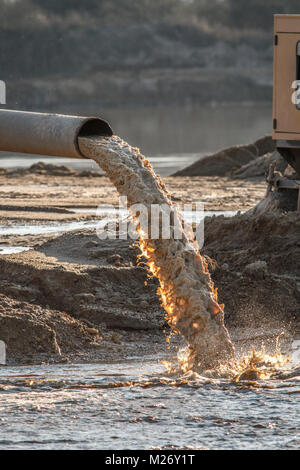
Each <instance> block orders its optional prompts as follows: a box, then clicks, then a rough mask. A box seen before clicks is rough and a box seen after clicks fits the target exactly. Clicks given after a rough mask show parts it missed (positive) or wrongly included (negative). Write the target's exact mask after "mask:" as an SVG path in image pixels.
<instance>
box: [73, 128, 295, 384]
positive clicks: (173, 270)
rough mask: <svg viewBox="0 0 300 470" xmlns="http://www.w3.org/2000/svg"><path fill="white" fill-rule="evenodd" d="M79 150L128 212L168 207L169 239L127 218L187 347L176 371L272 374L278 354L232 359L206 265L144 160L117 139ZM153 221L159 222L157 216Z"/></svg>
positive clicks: (88, 141)
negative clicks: (124, 202)
mask: <svg viewBox="0 0 300 470" xmlns="http://www.w3.org/2000/svg"><path fill="white" fill-rule="evenodd" d="M79 146H80V150H81V152H82V154H83V155H85V156H86V157H88V158H91V159H93V160H95V161H96V162H97V163H98V164H99V166H100V167H101V168H102V169H103V170H104V171H105V173H106V175H107V176H108V177H109V179H110V180H111V182H112V183H113V184H114V185H115V187H116V189H117V190H118V192H119V194H120V195H122V196H126V197H127V201H128V206H129V208H131V207H132V206H133V205H136V204H142V205H143V206H144V207H145V206H146V207H147V208H148V214H151V205H153V204H156V205H165V204H167V205H168V206H169V207H170V211H171V215H172V217H171V227H170V237H169V239H163V238H162V237H160V238H158V239H153V238H151V237H149V236H148V235H149V234H148V233H147V234H146V233H145V231H144V230H143V227H142V224H141V220H140V216H139V214H138V213H137V212H136V211H135V212H134V213H132V215H133V218H134V222H135V225H136V228H137V232H138V234H139V246H140V250H141V253H142V255H143V256H144V257H145V258H146V259H147V260H148V263H147V264H148V268H149V271H150V272H151V273H152V274H153V275H154V276H156V277H157V278H158V280H159V283H160V288H159V289H158V294H159V296H160V298H161V301H162V305H163V307H164V309H165V311H166V318H167V320H168V323H169V325H170V326H171V328H172V330H173V331H174V332H176V333H178V332H179V333H180V334H181V335H182V336H183V337H184V339H185V340H186V343H187V349H186V350H185V351H184V353H182V354H181V356H179V358H178V360H179V364H180V367H181V370H183V371H184V372H187V371H190V370H197V371H203V370H207V369H215V370H216V369H218V370H219V372H220V373H222V374H225V375H228V374H231V376H232V377H234V378H235V380H236V381H238V380H240V378H241V377H242V378H243V376H242V374H244V376H245V378H247V377H249V378H251V377H252V378H254V377H255V378H261V377H263V378H264V377H265V378H266V377H270V375H271V370H275V369H276V368H277V366H278V367H280V366H281V365H283V364H284V363H285V362H286V360H285V359H284V358H283V356H282V355H281V353H280V351H279V350H277V351H276V352H275V354H273V355H269V356H268V355H267V354H266V353H265V351H264V350H263V349H262V350H261V351H259V352H257V351H256V352H255V351H252V352H251V353H250V355H249V356H247V357H243V358H242V359H241V360H239V361H237V360H236V358H235V350H234V346H233V344H232V342H231V339H230V337H229V334H228V331H227V329H226V327H225V325H224V306H223V305H221V304H219V303H218V296H217V289H215V288H214V285H213V282H212V280H211V277H210V274H209V272H208V268H207V264H206V262H205V260H204V258H203V257H202V256H201V255H200V252H199V247H198V245H197V243H196V241H195V240H194V237H193V235H192V233H191V232H187V230H186V228H185V227H184V224H183V223H182V219H181V217H180V214H179V213H178V212H177V208H176V206H175V205H174V204H173V202H172V200H171V197H170V194H169V193H168V191H167V189H166V187H165V185H164V184H163V182H162V180H161V179H160V177H159V176H158V175H156V174H155V172H154V171H153V168H152V166H151V164H150V163H149V162H148V160H147V159H146V158H145V157H144V156H143V155H141V153H140V152H139V150H138V149H137V148H133V147H131V146H130V145H128V144H127V143H126V142H124V141H123V140H122V139H120V138H119V137H117V136H113V137H109V138H102V139H100V138H97V137H93V136H91V137H83V138H80V139H79ZM178 221H179V223H178ZM157 223H158V224H159V223H160V219H159V218H158V221H157ZM178 226H179V227H178ZM178 229H179V230H180V231H181V237H180V239H178ZM175 232H176V236H175ZM247 374H248V375H247Z"/></svg>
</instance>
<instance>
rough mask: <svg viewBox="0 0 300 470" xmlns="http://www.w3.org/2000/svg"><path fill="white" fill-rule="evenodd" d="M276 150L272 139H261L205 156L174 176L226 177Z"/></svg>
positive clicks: (269, 137)
mask: <svg viewBox="0 0 300 470" xmlns="http://www.w3.org/2000/svg"><path fill="white" fill-rule="evenodd" d="M274 150H275V143H274V141H273V140H272V137H271V136H265V137H261V138H260V139H259V140H257V141H256V142H254V143H253V144H250V145H237V146H234V147H229V148H227V149H224V150H221V151H220V152H217V153H215V154H213V155H207V156H204V157H202V158H200V159H199V160H198V161H196V162H195V163H193V164H192V165H190V166H188V167H186V168H184V169H183V170H180V171H177V172H176V173H174V175H172V176H226V175H228V174H231V173H232V172H233V171H235V170H237V169H239V168H241V167H242V166H244V165H247V164H248V163H249V162H251V161H252V160H254V159H255V158H257V157H259V156H261V155H264V154H265V153H269V152H273V151H274Z"/></svg>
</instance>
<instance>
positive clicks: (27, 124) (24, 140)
mask: <svg viewBox="0 0 300 470" xmlns="http://www.w3.org/2000/svg"><path fill="white" fill-rule="evenodd" d="M88 135H97V136H99V137H100V136H111V135H113V131H112V129H111V127H110V125H109V124H108V123H107V122H106V121H104V120H103V119H101V118H98V117H81V116H67V115H63V114H45V113H33V112H28V111H13V110H8V109H0V151H7V152H18V153H31V154H38V155H49V156H55V157H71V158H86V157H84V155H82V154H81V152H80V149H79V145H78V138H79V137H84V136H88Z"/></svg>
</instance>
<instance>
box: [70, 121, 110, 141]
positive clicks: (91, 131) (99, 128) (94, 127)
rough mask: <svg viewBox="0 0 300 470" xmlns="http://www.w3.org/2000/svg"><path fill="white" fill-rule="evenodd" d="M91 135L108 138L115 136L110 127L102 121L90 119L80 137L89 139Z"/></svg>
mask: <svg viewBox="0 0 300 470" xmlns="http://www.w3.org/2000/svg"><path fill="white" fill-rule="evenodd" d="M89 135H98V136H107V137H110V136H112V135H113V131H112V129H111V127H110V125H109V124H108V123H107V122H106V121H103V120H102V119H98V118H92V119H88V120H87V121H86V122H85V123H84V124H83V125H82V126H81V128H80V130H79V133H78V137H87V136H89Z"/></svg>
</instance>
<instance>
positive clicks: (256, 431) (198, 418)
mask: <svg viewBox="0 0 300 470" xmlns="http://www.w3.org/2000/svg"><path fill="white" fill-rule="evenodd" d="M299 353H300V350H299ZM158 359H159V358H157V357H155V356H153V357H148V358H144V359H140V358H139V359H136V358H132V360H130V361H126V362H121V361H120V362H119V363H118V364H77V365H52V366H43V365H41V366H35V367H32V366H31V367H24V366H22V367H13V368H5V367H4V368H0V410H1V420H0V449H82V450H83V449H162V448H163V449H164V448H165V449H188V450H196V449H234V450H238V449H240V450H245V449H298V448H299V444H300V436H299V412H300V405H299V376H300V375H299V374H300V371H299V370H298V377H297V374H295V375H294V377H293V376H292V377H290V378H288V377H287V378H286V379H285V380H282V379H281V380H273V381H268V382H266V383H264V384H259V385H257V387H255V386H253V385H252V387H249V385H248V386H247V383H246V382H244V383H240V384H232V383H229V382H227V381H225V380H208V379H206V378H204V377H201V376H194V377H190V378H185V379H184V380H183V379H182V378H179V377H170V376H166V374H165V371H164V368H163V366H162V365H160V364H159V360H158ZM298 363H299V358H298Z"/></svg>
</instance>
